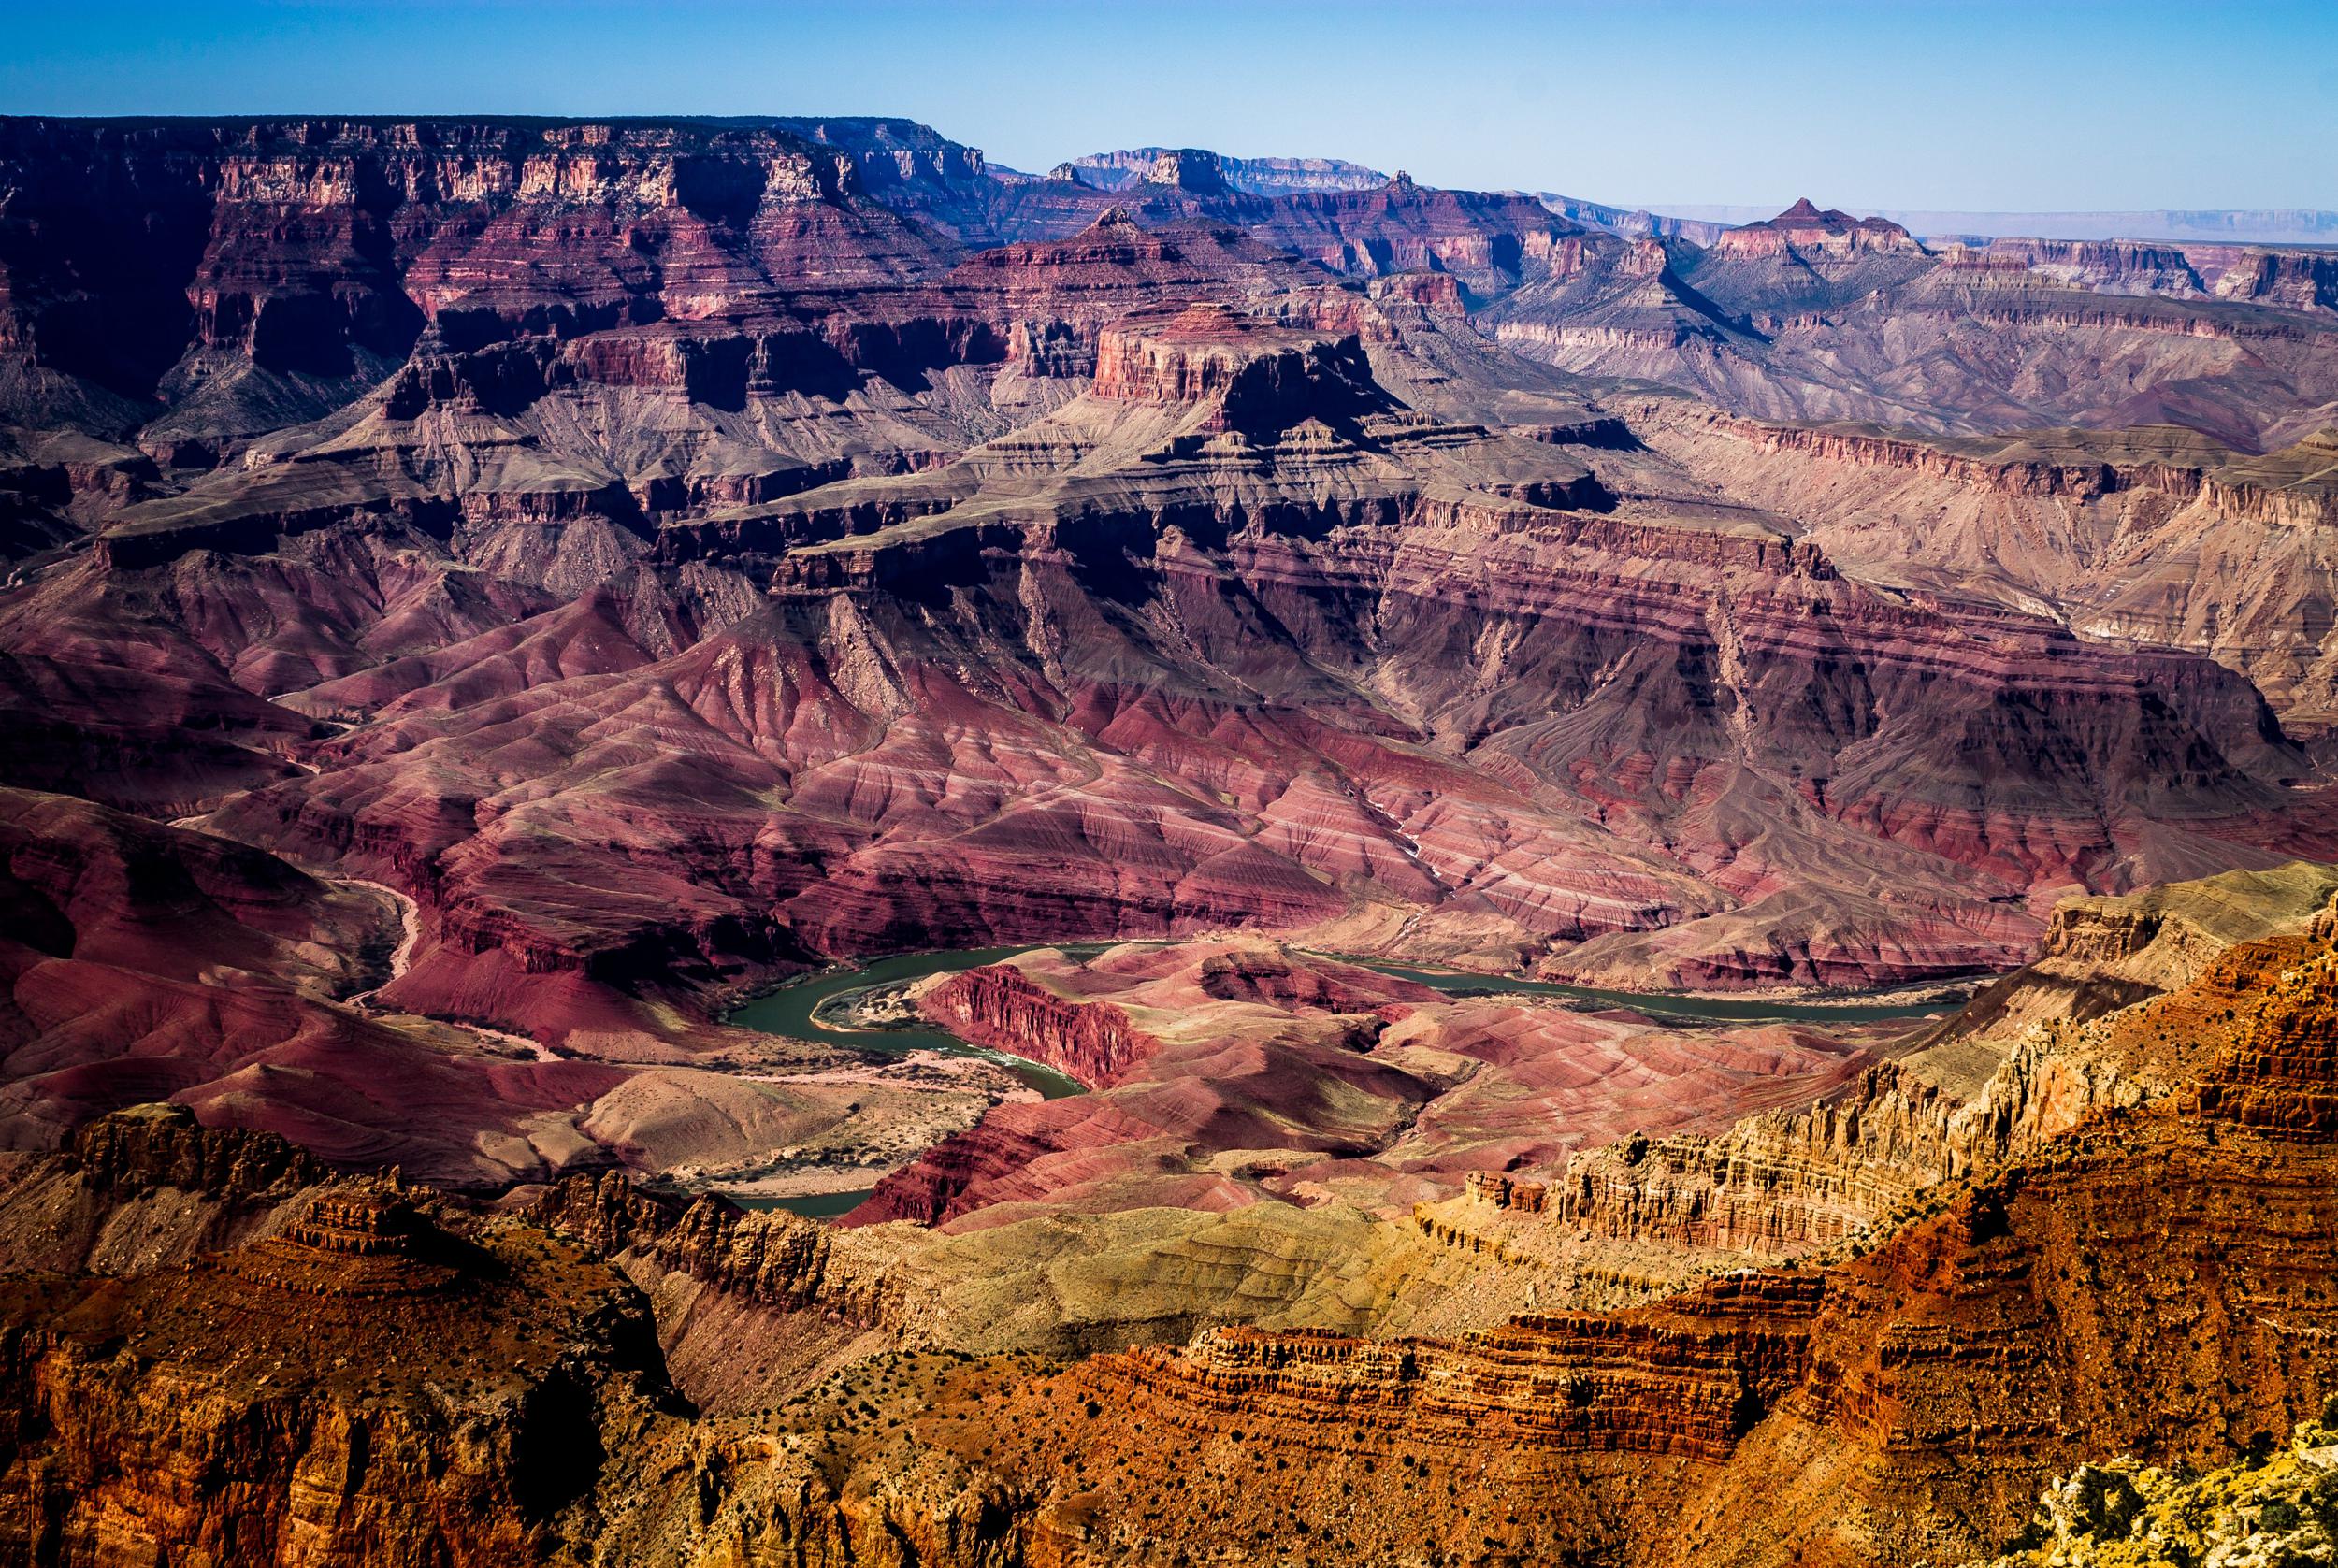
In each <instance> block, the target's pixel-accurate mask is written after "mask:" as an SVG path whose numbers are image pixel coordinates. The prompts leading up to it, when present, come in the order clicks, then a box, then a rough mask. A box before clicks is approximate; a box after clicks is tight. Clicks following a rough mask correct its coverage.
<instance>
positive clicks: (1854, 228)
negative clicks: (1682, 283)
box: [1710, 196, 1925, 256]
mask: <svg viewBox="0 0 2338 1568" xmlns="http://www.w3.org/2000/svg"><path fill="white" fill-rule="evenodd" d="M1710 249H1711V250H1712V251H1713V252H1716V253H1719V254H1723V255H1733V256H1775V255H1779V254H1782V253H1783V252H1787V251H1789V250H1792V251H1823V252H1829V253H1832V254H1838V255H1852V254H1855V253H1858V252H1895V253H1898V254H1902V255H1911V256H1920V255H1923V254H1924V253H1925V251H1924V247H1923V246H1922V245H1921V244H1919V243H1918V242H1917V240H1916V237H1915V236H1913V235H1912V234H1910V233H1909V232H1908V231H1907V230H1906V229H1903V228H1901V227H1900V226H1899V225H1898V223H1892V222H1891V221H1889V220H1888V219H1884V218H1854V217H1853V216H1852V215H1851V214H1850V213H1848V212H1842V211H1839V210H1837V209H1834V208H1831V207H1830V208H1824V209H1822V208H1819V207H1817V206H1815V205H1813V204H1812V202H1811V198H1810V197H1808V196H1805V197H1803V198H1802V199H1801V200H1800V201H1797V202H1796V203H1795V204H1794V205H1793V206H1792V207H1789V208H1787V209H1785V210H1784V211H1783V212H1781V213H1780V214H1778V216H1777V217H1775V218H1768V219H1765V220H1763V221H1762V222H1760V223H1747V224H1746V225H1744V226H1743V227H1742V228H1734V229H1729V230H1726V231H1725V232H1724V233H1723V234H1722V235H1720V236H1719V237H1717V238H1715V239H1714V241H1713V242H1712V245H1711V247H1710Z"/></svg>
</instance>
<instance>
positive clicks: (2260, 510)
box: [1653, 415, 2338, 729]
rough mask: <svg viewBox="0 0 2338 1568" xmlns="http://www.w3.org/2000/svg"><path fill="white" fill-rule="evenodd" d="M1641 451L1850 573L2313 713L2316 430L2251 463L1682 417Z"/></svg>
mask: <svg viewBox="0 0 2338 1568" xmlns="http://www.w3.org/2000/svg"><path fill="white" fill-rule="evenodd" d="M1653 439H1655V440H1656V441H1657V442H1658V444H1660V445H1661V446H1662V447H1663V448H1664V449H1665V450H1666V451H1667V453H1671V454H1673V455H1676V456H1679V457H1680V458H1681V459H1682V460H1683V461H1684V462H1686V463H1687V464H1688V465H1689V466H1690V467H1692V468H1695V469H1696V471H1698V472H1700V473H1703V474H1705V475H1707V476H1708V477H1709V478H1710V479H1712V480H1714V481H1715V482H1724V483H1726V484H1727V485H1728V486H1729V487H1730V488H1731V489H1733V490H1735V491H1738V492H1739V493H1742V494H1745V495H1748V496H1758V497H1760V499H1761V500H1762V501H1763V502H1764V504H1767V505H1770V506H1774V507H1776V508H1777V509H1779V510H1780V511H1783V512H1786V513H1788V514H1790V515H1793V516H1795V517H1797V519H1799V520H1800V521H1801V522H1802V523H1803V524H1804V525H1805V526H1806V527H1807V528H1808V529H1809V531H1810V536H1811V538H1812V539H1814V540H1816V541H1818V542H1820V543H1822V544H1823V545H1824V546H1825V547H1826V550H1827V552H1828V554H1830V555H1832V556H1833V557H1835V558H1836V559H1838V560H1840V561H1841V562H1842V563H1843V564H1844V565H1845V566H1846V567H1847V568H1851V569H1854V570H1856V571H1859V572H1862V573H1867V574H1873V575H1875V576H1878V577H1882V578H1884V579H1886V580H1890V581H1897V582H1901V583H1915V584H1919V585H1923V586H1926V587H1935V586H1937V587H1938V588H1940V589H1941V590H1944V591H1946V590H1954V591H1957V592H1962V593H1974V592H1979V593H1984V594H1988V595H1990V596H1992V597H1997V598H1999V599H2000V600H2002V601H2004V602H2026V603H2032V604H2034V603H2038V602H2041V601H2042V602H2045V603H2049V604H2053V605H2055V606H2057V608H2059V609H2060V610H2061V611H2062V612H2063V613H2064V614H2066V615H2067V616H2068V617H2069V619H2070V622H2071V625H2072V626H2073V627H2074V628H2075V629H2077V630H2079V631H2080V632H2081V633H2082V634H2084V635H2085V636H2088V637H2096V638H2101V639H2105V640H2110V639H2122V640H2128V639H2141V640H2148V641H2152V642H2156V643H2160V644H2164V645H2172V646H2177V647H2188V648H2193V649H2196V650H2198V651H2199V652H2201V653H2203V654H2206V655H2210V656H2211V657H2214V658H2215V659H2217V660H2218V661H2219V662H2220V663H2223V664H2225V665H2227V666H2229V667H2230V668H2232V669H2240V670H2243V671H2244V672H2246V673H2247V674H2248V675H2249V676H2250V677H2251V679H2252V680H2254V681H2255V682H2257V683H2259V685H2260V686H2261V687H2262V688H2263V689H2264V690H2265V691H2266V692H2267V693H2268V695H2269V696H2270V697H2271V698H2273V701H2274V702H2275V704H2276V705H2277V706H2278V707H2279V708H2280V709H2281V710H2282V712H2284V714H2285V716H2286V717H2287V719H2288V720H2289V721H2290V722H2291V723H2293V724H2295V725H2296V726H2299V727H2300V728H2301V729H2318V728H2320V727H2321V726H2323V725H2325V724H2326V723H2327V722H2328V720H2329V714H2330V711H2331V657H2332V655H2331V649H2330V648H2329V647H2327V646H2326V643H2327V641H2328V626H2327V624H2326V620H2325V617H2324V614H2323V607H2324V606H2326V605H2327V604H2328V603H2329V602H2330V601H2331V592H2332V589H2331V582H2332V578H2331V562H2330V560H2329V559H2328V551H2327V549H2326V545H2325V541H2326V539H2327V538H2328V535H2329V524H2330V520H2331V518H2332V517H2333V516H2338V511H2333V506H2338V501H2334V500H2333V496H2334V495H2338V492H2333V489H2332V486H2331V471H2332V470H2331V449H2330V448H2329V444H2328V442H2327V441H2326V440H2325V439H2323V438H2321V437H2318V436H2309V437H2307V438H2306V439H2303V440H2302V441H2300V442H2298V443H2297V444H2296V445H2294V446H2290V447H2286V448H2281V449H2278V450H2274V451H2270V452H2266V453H2262V454H2251V453H2246V452H2240V451H2234V450H2232V449H2230V448H2229V447H2225V446H2222V445H2220V444H2219V443H2217V442H2215V441H2212V440H2209V439H2205V438H2202V437H2201V436H2198V435H2195V434H2192V433H2190V432H2186V431H2182V430H2177V429H2172V428H2164V427H2161V428H2153V429H2138V430H2133V431H2129V432H2125V433H2123V434H2119V435H2099V434H2088V433H2085V432H2079V431H2040V432H2035V433H2033V434H2030V435H2028V436H2024V437H2006V438H1998V439H1965V440H1942V439H1917V438H1915V437H1913V436H1912V434H1908V433H1894V432H1887V431H1883V430H1879V429H1874V428H1869V427H1826V428H1819V429H1810V428H1802V427H1782V426H1772V425H1764V424H1748V423H1742V422H1730V421H1725V420H1721V421H1716V420H1714V419H1712V418H1711V417H1710V416H1708V415H1684V416H1682V417H1677V418H1669V419H1667V420H1666V421H1665V422H1664V423H1663V425H1662V434H1657V435H1653ZM1911 531H1913V532H1914V535H1915V537H1916V539H1917V540H1918V543H1917V546H1916V548H1914V549H1911V548H1910V537H1911Z"/></svg>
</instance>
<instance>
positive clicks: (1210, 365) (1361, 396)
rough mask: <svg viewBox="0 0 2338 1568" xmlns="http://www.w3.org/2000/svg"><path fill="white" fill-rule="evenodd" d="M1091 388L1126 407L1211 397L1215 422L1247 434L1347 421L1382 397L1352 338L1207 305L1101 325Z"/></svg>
mask: <svg viewBox="0 0 2338 1568" xmlns="http://www.w3.org/2000/svg"><path fill="white" fill-rule="evenodd" d="M1095 392H1096V396H1099V397H1105V398H1114V399H1118V400H1121V401H1125V402H1134V403H1167V404H1198V403H1211V402H1214V403H1216V404H1218V405H1219V408H1220V413H1219V416H1218V417H1217V418H1216V419H1214V420H1213V421H1211V424H1212V426H1213V427H1214V428H1218V429H1235V430H1244V431H1253V432H1269V431H1275V430H1281V429H1287V428H1289V427H1290V426H1291V425H1293V424H1298V423H1300V422H1301V421H1302V420H1306V419H1352V418H1354V417H1355V416H1357V415H1359V414H1362V413H1364V412H1367V411H1370V410H1375V409H1380V408H1385V407H1387V406H1388V405H1389V402H1390V399H1389V397H1388V395H1387V394H1386V393H1384V392H1382V391H1381V390H1380V388H1379V386H1378V383H1376V382H1375V381H1373V380H1372V367H1371V365H1370V363H1369V362H1368V361H1367V360H1366V359H1365V357H1364V345H1363V343H1362V341H1361V340H1360V339H1359V338H1356V337H1355V336H1354V335H1353V334H1348V335H1344V336H1340V337H1327V336H1323V335H1321V334H1316V333H1308V332H1301V331H1294V330H1292V329H1290V328H1287V327H1279V326H1273V325H1269V324H1266V323H1264V322H1262V321H1259V320H1257V319H1255V318H1253V317H1249V316H1244V315H1240V314H1237V313H1236V312H1234V311H1233V310H1231V309H1227V308H1226V307H1224V306H1222V305H1215V304H1205V305H1195V306H1192V307H1190V308H1189V309H1184V310H1180V311H1178V312H1177V313H1176V315H1174V316H1170V317H1167V318H1165V319H1163V318H1159V317H1156V318H1152V319H1149V320H1146V319H1136V320H1131V321H1128V322H1124V323H1122V324H1120V325H1118V326H1116V327H1112V328H1109V329H1107V330H1106V331H1105V332H1104V335H1103V336H1102V338H1100V339H1099V340H1098V343H1097V348H1096V385H1095Z"/></svg>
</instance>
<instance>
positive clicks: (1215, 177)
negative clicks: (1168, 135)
mask: <svg viewBox="0 0 2338 1568" xmlns="http://www.w3.org/2000/svg"><path fill="white" fill-rule="evenodd" d="M1145 183H1146V184H1147V185H1167V186H1171V187H1173V188H1174V189H1176V190H1179V191H1186V192H1190V193H1191V194H1194V195H1204V196H1221V195H1230V194H1233V190H1234V187H1232V186H1231V185H1228V184H1227V183H1226V176H1225V172H1224V171H1223V170H1221V169H1220V167H1219V166H1218V154H1217V153H1215V152H1209V151H1204V150H1203V149H1201V148H1198V147H1175V148H1170V149H1168V150H1167V151H1163V152H1162V153H1161V154H1160V155H1159V156H1157V157H1156V158H1154V159H1153V161H1152V165H1151V166H1150V167H1148V168H1147V169H1146V171H1145Z"/></svg>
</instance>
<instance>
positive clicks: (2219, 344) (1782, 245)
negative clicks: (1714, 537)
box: [1487, 201, 2333, 451]
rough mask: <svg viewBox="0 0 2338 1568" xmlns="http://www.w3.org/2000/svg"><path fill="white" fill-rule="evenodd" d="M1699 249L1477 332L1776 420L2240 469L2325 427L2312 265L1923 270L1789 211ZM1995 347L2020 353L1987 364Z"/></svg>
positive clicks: (1958, 263) (1639, 264) (1656, 255)
mask: <svg viewBox="0 0 2338 1568" xmlns="http://www.w3.org/2000/svg"><path fill="white" fill-rule="evenodd" d="M2000 247H2002V248H2001V249H2000ZM2228 264H2230V271H2227V270H2225V268H2226V266H2228ZM2318 265H2320V264H2319V263H2316V262H2315V261H2313V260H2312V259H2311V257H2310V256H2290V255H2287V254H2280V255H2278V256H2276V255H2274V253H2268V254H2267V256H2266V257H2265V258H2264V259H2254V258H2253V259H2250V260H2246V261H2243V260H2242V259H2241V258H2238V257H2232V256H2222V255H2211V254H2208V253H2206V252H2202V253H2200V254H2198V255H2196V256H2194V255H2191V254H2189V253H2188V252H2186V251H2175V250H2154V249H2153V248H2149V247H2131V246H2130V247H2119V246H2113V245H2088V246H2075V245H2073V246H2059V245H2054V244H2048V243H2043V242H2038V241H1999V242H1996V243H1995V244H1993V245H1992V246H1991V247H1990V248H1989V249H1987V250H1985V251H1975V250H1970V249H1966V248H1963V247H1957V246H1951V247H1946V248H1943V249H1942V250H1941V252H1937V253H1935V252H1929V251H1927V250H1926V249H1925V247H1924V246H1923V245H1922V244H1920V243H1919V242H1918V241H1916V240H1915V239H1913V238H1912V237H1910V236H1909V235H1908V234H1907V232H1906V231H1905V230H1903V229H1900V228H1898V226H1897V225H1895V224H1892V223H1886V222H1884V221H1883V220H1880V219H1853V218H1851V217H1850V216H1848V215H1847V214H1844V213H1841V212H1834V211H1822V210H1820V209H1817V208H1815V207H1814V206H1813V205H1812V204H1811V203H1809V202H1807V201H1806V202H1802V203H1798V204H1797V206H1796V207H1795V208H1793V209H1789V210H1788V211H1786V212H1784V213H1782V214H1780V215H1779V216H1778V217H1777V218H1774V219H1771V220H1768V221H1767V222H1764V223H1752V224H1747V225H1745V226H1743V227H1739V228H1734V229H1728V230H1725V231H1724V232H1722V233H1720V234H1718V235H1714V236H1711V237H1710V244H1707V245H1700V244H1695V243H1691V242H1690V241H1688V240H1686V239H1684V238H1681V237H1671V238H1666V239H1656V238H1653V237H1651V238H1648V239H1643V240H1640V241H1638V242H1637V243H1635V244H1633V245H1632V246H1631V247H1630V248H1629V249H1628V250H1627V251H1624V252H1613V251H1609V252H1583V254H1582V257H1581V263H1580V266H1572V267H1565V268H1559V269H1555V270H1554V271H1553V272H1552V273H1551V274H1550V275H1549V276H1547V277H1542V278H1537V279H1535V280H1533V281H1529V282H1528V283H1527V284H1526V285H1525V286H1524V287H1523V288H1521V289H1519V290H1518V291H1516V292H1515V293H1513V294H1511V295H1507V296H1505V297H1504V298H1502V299H1501V300H1499V301H1497V302H1495V303H1494V304H1493V305H1492V306H1491V307H1490V309H1489V310H1488V312H1487V313H1488V317H1489V320H1490V322H1491V324H1493V326H1494V331H1495V332H1496V333H1498V334H1499V336H1500V337H1501V338H1502V340H1503V341H1505V342H1506V343H1509V344H1512V345H1514V346H1515V347H1517V348H1518V349H1519V350H1520V352H1524V353H1527V354H1531V355H1533V356H1535V357H1537V358H1540V359H1544V360H1547V361H1548V362H1550V363H1551V364H1554V365H1558V366H1561V367H1565V368H1566V369H1569V370H1573V371H1577V372H1579V373H1583V374H1588V375H1595V376H1612V377H1622V378H1629V379H1632V380H1636V381H1653V382H1658V383H1661V384H1665V385H1668V386H1672V387H1677V388H1680V389H1681V390H1683V391H1686V392H1688V393H1691V394H1693V395H1694V396H1698V397H1700V398H1703V399H1705V400H1707V401H1710V402H1711V403H1714V404H1717V405H1719V406H1720V407H1722V408H1724V409H1725V410H1730V411H1732V412H1736V413H1739V414H1750V415H1753V416H1754V417H1757V418H1762V419H1768V420H1775V421H1793V422H1824V421H1840V420H1866V421H1876V422H1880V423H1884V424H1895V425H1900V426H1905V427H1912V428H1915V429H1920V430H1924V431H1927V432H1933V433H1939V434H1947V435H1973V434H1992V433H1999V432H2007V431H2016V430H2030V429H2039V428H2044V427H2050V426H2059V425H2069V424H2079V425H2085V426H2088V427H2091V428H2129V427H2132V426H2137V425H2145V424H2179V425H2182V426H2184V427H2186V428H2187V429H2189V430H2192V431H2197V432H2201V433H2203V434H2206V435H2208V436H2211V437H2213V438H2215V439H2218V440H2221V441H2223V442H2225V443H2226V444H2228V445H2232V446H2238V447H2241V448H2243V449H2244V450H2249V451H2262V450H2269V449H2273V448H2277V447H2282V446H2287V445H2289V444H2291V443H2293V442H2295V441H2296V440H2298V439H2301V438H2302V437H2307V436H2310V435H2312V434H2313V433H2314V432H2315V431H2316V430H2318V429H2319V428H2320V427H2321V426H2322V425H2323V424H2328V423H2329V419H2328V412H2327V410H2328V409H2329V406H2330V402H2331V394H2332V391H2333V385H2332V382H2331V355H2330V352H2329V333H2330V331H2331V318H2330V313H2329V311H2328V310H2327V309H2326V308H2324V307H2322V306H2321V305H2320V304H2319V298H2320V295H2319V292H2318V285H2317V284H2316V283H2315V282H2314V281H2312V279H2311V277H2310V276H2309V274H2310V270H2311V268H2312V267H2314V266H2318ZM2260 276H2261V277H2263V278H2264V280H2265V281H2264V284H2263V286H2262V287H2261V288H2260V287H2259V286H2258V285H2257V284H2256V283H2254V282H2252V281H2251V280H2252V279H2255V278H2258V277H2260ZM2276 277H2278V278H2279V279H2280V280H2281V281H2279V282H2277V283H2276V282H2274V281H2273V279H2274V278H2276ZM2212 279H2213V281H2211V280H2212ZM2202 284H2205V285H2206V286H2205V287H2202V286H2201V285H2202ZM2009 342H2017V343H2019V344H2021V345H2022V347H2023V352H2022V353H2020V354H2018V355H2014V356H2012V357H2000V356H1999V354H1996V353H1993V352H1991V351H1992V349H2000V350H2001V349H2002V348H2003V347H2004V346H2005V345H2006V344H2008V343H2009Z"/></svg>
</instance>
